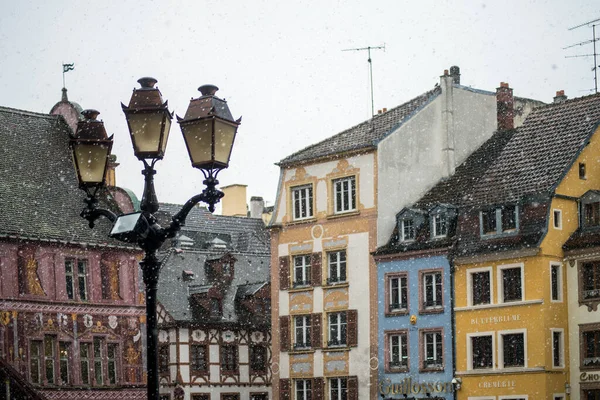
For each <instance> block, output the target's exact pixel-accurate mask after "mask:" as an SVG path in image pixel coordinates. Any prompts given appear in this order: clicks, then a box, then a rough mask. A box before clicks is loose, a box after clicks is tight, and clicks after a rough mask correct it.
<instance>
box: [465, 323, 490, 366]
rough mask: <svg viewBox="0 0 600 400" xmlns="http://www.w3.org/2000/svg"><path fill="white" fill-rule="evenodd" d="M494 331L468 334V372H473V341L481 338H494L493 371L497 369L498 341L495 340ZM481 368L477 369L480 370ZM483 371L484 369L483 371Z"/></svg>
mask: <svg viewBox="0 0 600 400" xmlns="http://www.w3.org/2000/svg"><path fill="white" fill-rule="evenodd" d="M494 333H495V332H494V331H487V332H474V333H467V370H469V371H473V370H474V368H473V344H472V341H471V339H472V338H474V337H479V336H491V337H492V368H491V369H492V370H495V369H496V340H494V339H495V338H494ZM479 369H480V368H477V370H479ZM482 370H483V369H482Z"/></svg>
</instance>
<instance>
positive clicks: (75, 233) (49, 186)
mask: <svg viewBox="0 0 600 400" xmlns="http://www.w3.org/2000/svg"><path fill="white" fill-rule="evenodd" d="M69 132H70V129H69V127H68V125H67V124H66V123H65V122H64V120H63V118H61V117H59V116H54V115H47V114H38V113H33V112H29V111H23V110H16V109H11V108H5V107H0V138H1V140H2V150H1V151H0V152H1V153H0V237H12V238H20V239H29V240H45V241H57V242H63V243H64V242H69V243H78V244H82V243H86V244H91V245H118V246H121V245H122V244H121V243H120V242H117V241H113V240H110V239H108V232H109V230H110V228H111V224H110V223H109V222H108V221H106V220H105V219H104V218H101V219H100V220H98V222H97V225H96V227H95V228H94V229H90V228H89V227H88V224H87V221H85V220H84V219H83V218H81V217H80V216H79V213H80V212H81V210H82V208H83V206H84V202H83V199H84V198H85V194H84V193H83V192H82V191H81V190H79V188H78V183H77V177H76V175H75V170H74V168H73V164H72V162H71V152H70V150H69ZM101 206H102V204H101ZM105 207H106V206H105ZM127 247H129V246H127Z"/></svg>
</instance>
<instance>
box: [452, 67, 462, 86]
mask: <svg viewBox="0 0 600 400" xmlns="http://www.w3.org/2000/svg"><path fill="white" fill-rule="evenodd" d="M450 76H451V77H452V83H454V84H456V85H460V68H458V66H456V65H453V66H451V67H450Z"/></svg>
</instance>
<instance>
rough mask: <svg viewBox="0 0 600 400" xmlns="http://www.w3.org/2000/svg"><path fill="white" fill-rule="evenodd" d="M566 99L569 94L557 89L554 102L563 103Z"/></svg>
mask: <svg viewBox="0 0 600 400" xmlns="http://www.w3.org/2000/svg"><path fill="white" fill-rule="evenodd" d="M564 101H567V96H565V91H564V90H557V91H556V96H555V97H554V103H562V102H564Z"/></svg>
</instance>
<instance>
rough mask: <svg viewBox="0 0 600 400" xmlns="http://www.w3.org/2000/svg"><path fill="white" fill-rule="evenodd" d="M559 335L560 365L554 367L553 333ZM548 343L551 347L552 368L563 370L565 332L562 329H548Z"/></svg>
mask: <svg viewBox="0 0 600 400" xmlns="http://www.w3.org/2000/svg"><path fill="white" fill-rule="evenodd" d="M556 332H557V333H560V349H559V351H560V365H554V352H555V351H556V349H555V348H554V333H556ZM550 343H551V346H552V368H553V369H563V368H565V330H564V329H563V328H550Z"/></svg>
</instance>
